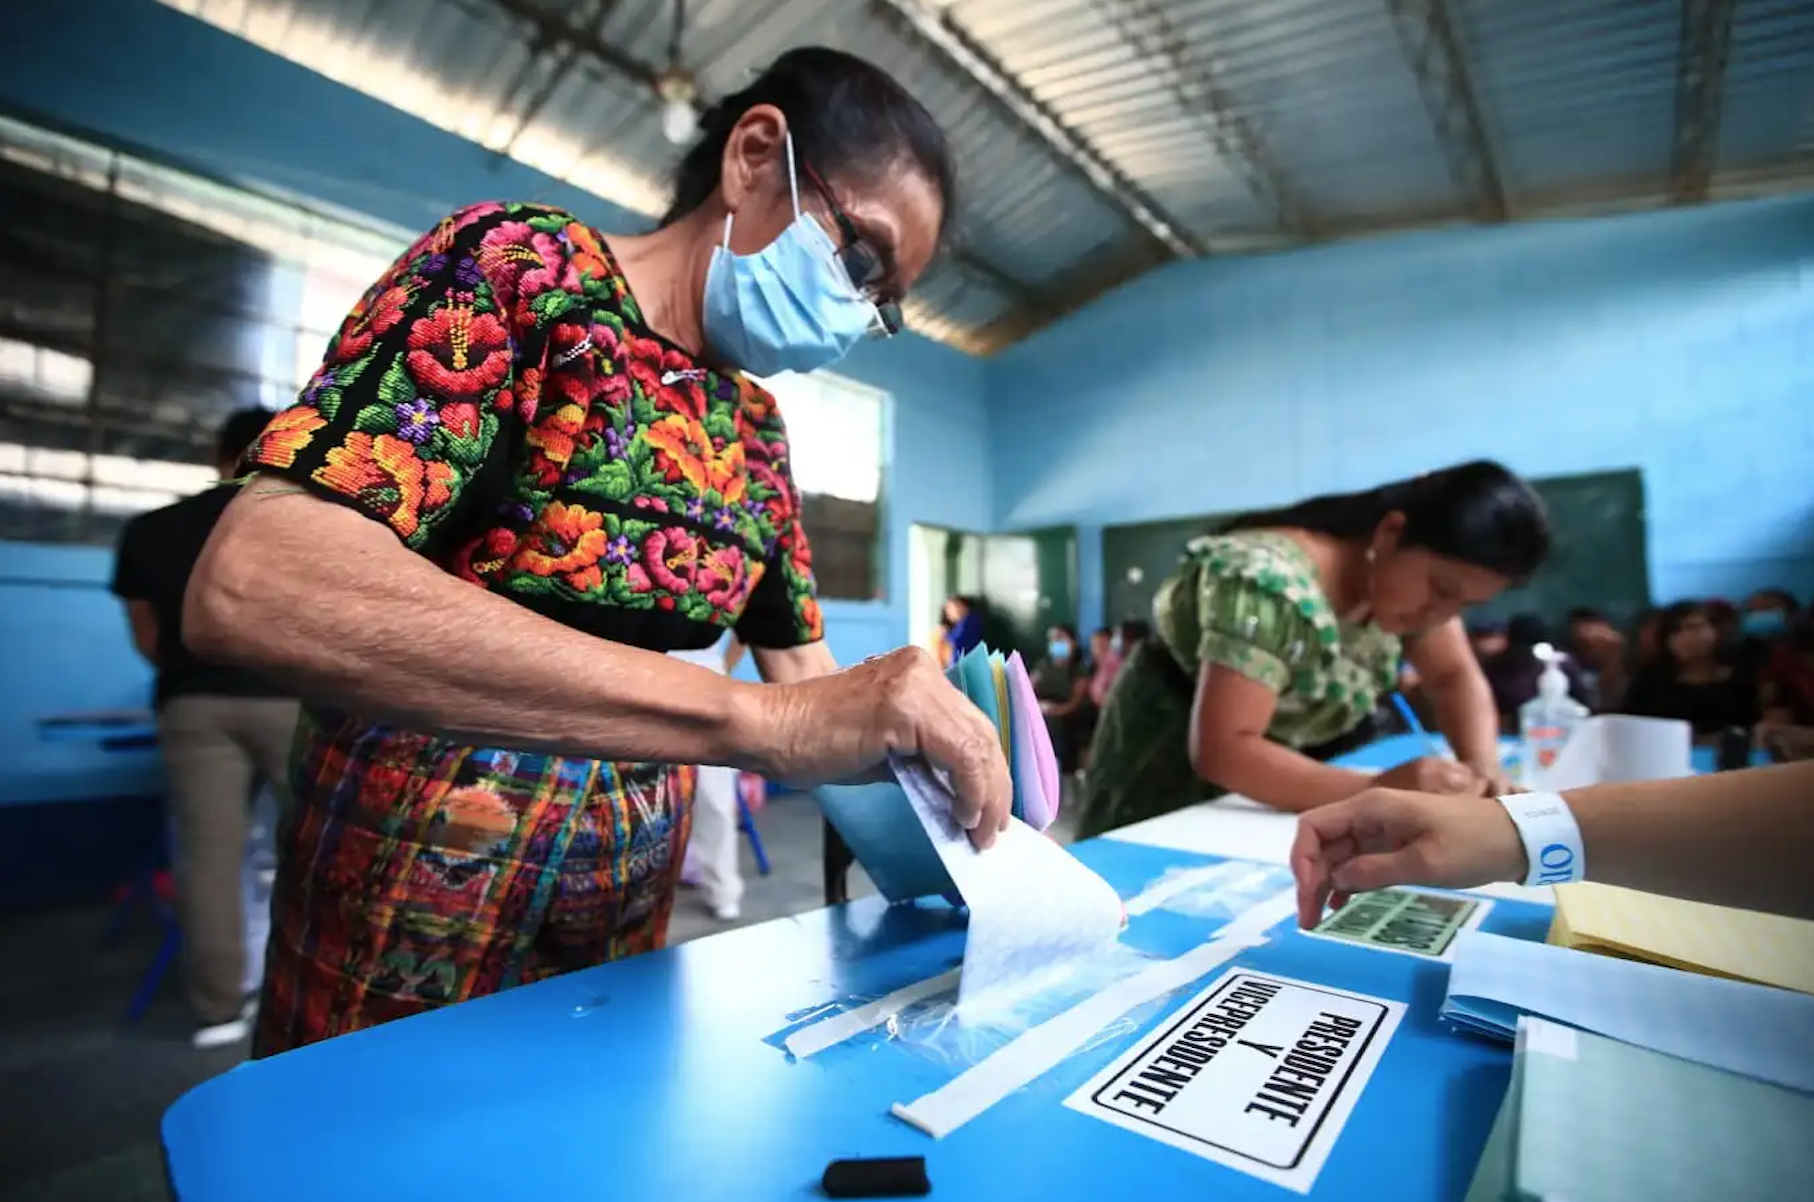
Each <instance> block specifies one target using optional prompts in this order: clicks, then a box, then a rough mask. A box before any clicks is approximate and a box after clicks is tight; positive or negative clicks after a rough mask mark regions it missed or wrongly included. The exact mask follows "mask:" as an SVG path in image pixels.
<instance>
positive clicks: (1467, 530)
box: [1222, 459, 1550, 582]
mask: <svg viewBox="0 0 1814 1202" xmlns="http://www.w3.org/2000/svg"><path fill="white" fill-rule="evenodd" d="M1394 513H1402V514H1404V515H1405V528H1404V533H1403V534H1402V535H1401V536H1400V539H1399V541H1400V543H1401V544H1402V545H1403V546H1406V547H1422V548H1423V549H1425V550H1427V551H1431V552H1433V553H1435V554H1437V555H1443V556H1447V557H1448V558H1450V559H1459V560H1461V561H1462V562H1463V563H1471V564H1473V565H1475V566H1476V567H1482V568H1486V569H1487V570H1488V571H1493V572H1498V573H1499V574H1500V575H1502V576H1505V577H1506V578H1508V579H1510V580H1512V581H1514V582H1518V581H1524V580H1528V579H1529V578H1530V577H1531V575H1532V574H1533V573H1535V572H1536V571H1537V569H1538V568H1540V567H1542V566H1543V561H1544V560H1545V559H1546V558H1548V556H1549V549H1550V530H1549V515H1548V513H1547V511H1546V510H1545V509H1544V506H1543V499H1542V498H1541V497H1539V496H1538V495H1537V494H1536V492H1535V491H1533V490H1532V489H1531V486H1530V485H1528V484H1526V483H1525V482H1524V481H1523V480H1520V479H1519V478H1518V477H1517V476H1515V475H1513V474H1512V473H1511V472H1510V471H1509V470H1507V469H1506V468H1505V467H1503V466H1502V465H1500V464H1497V463H1494V462H1492V461H1490V460H1486V459H1477V460H1475V461H1474V462H1472V463H1463V464H1459V465H1457V466H1455V467H1450V468H1444V469H1443V470H1441V471H1439V472H1426V473H1425V474H1423V475H1421V476H1415V477H1412V478H1411V479H1409V480H1399V481H1397V482H1395V483H1392V484H1382V485H1381V486H1379V487H1378V488H1371V489H1368V490H1366V491H1365V492H1353V493H1338V494H1332V495H1330V496H1326V497H1314V498H1312V499H1311V500H1308V501H1300V502H1299V503H1298V504H1296V505H1290V506H1287V507H1285V508H1283V509H1269V510H1265V511H1262V512H1258V513H1249V514H1243V515H1241V516H1240V517H1238V518H1235V519H1233V520H1232V521H1230V522H1227V523H1226V524H1224V525H1223V526H1222V530H1223V531H1224V532H1227V531H1232V530H1263V529H1286V528H1289V529H1299V530H1314V531H1316V532H1317V533H1319V534H1327V535H1330V536H1331V537H1334V538H1367V537H1370V536H1371V535H1372V533H1373V531H1374V529H1375V528H1376V527H1378V525H1379V524H1380V523H1381V522H1382V521H1384V520H1385V519H1386V518H1387V517H1388V516H1390V515H1391V514H1394Z"/></svg>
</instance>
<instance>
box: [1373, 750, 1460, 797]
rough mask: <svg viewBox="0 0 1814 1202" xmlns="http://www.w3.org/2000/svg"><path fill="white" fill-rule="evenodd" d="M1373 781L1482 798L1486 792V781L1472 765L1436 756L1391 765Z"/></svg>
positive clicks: (1387, 786) (1387, 784)
mask: <svg viewBox="0 0 1814 1202" xmlns="http://www.w3.org/2000/svg"><path fill="white" fill-rule="evenodd" d="M1373 782H1374V783H1375V784H1377V785H1380V786H1382V787H1385V788H1392V789H1415V790H1417V791H1418V792H1420V793H1451V794H1455V795H1458V796H1464V797H1479V796H1480V795H1481V794H1483V793H1485V792H1486V791H1487V781H1486V780H1484V779H1482V778H1481V775H1480V773H1478V772H1476V771H1475V770H1474V769H1473V768H1470V767H1469V766H1468V765H1466V764H1461V763H1457V762H1456V761H1454V760H1451V759H1444V758H1443V757H1442V756H1436V755H1426V756H1420V757H1419V758H1417V759H1414V760H1410V761H1407V762H1406V763H1403V764H1400V765H1399V766H1398V767H1396V768H1389V769H1387V770H1386V771H1384V772H1382V773H1380V774H1379V775H1378V776H1375V777H1374V778H1373Z"/></svg>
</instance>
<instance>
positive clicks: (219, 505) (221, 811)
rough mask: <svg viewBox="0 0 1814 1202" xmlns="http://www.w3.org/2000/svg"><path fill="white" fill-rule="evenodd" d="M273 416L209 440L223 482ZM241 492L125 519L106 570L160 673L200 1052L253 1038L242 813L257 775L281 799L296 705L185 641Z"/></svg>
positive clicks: (226, 491) (213, 494)
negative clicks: (186, 620)
mask: <svg viewBox="0 0 1814 1202" xmlns="http://www.w3.org/2000/svg"><path fill="white" fill-rule="evenodd" d="M270 416H271V414H270V413H269V411H267V410H264V409H244V410H240V411H239V412H237V413H234V414H232V415H231V416H229V417H228V418H227V420H226V422H225V423H224V424H223V425H222V427H221V430H220V435H219V437H218V439H217V441H216V446H215V450H216V459H217V461H218V464H219V468H220V474H221V476H222V477H223V479H224V478H227V477H231V476H232V475H233V474H234V469H235V467H236V466H237V465H238V463H239V459H240V456H241V455H243V454H244V453H245V450H246V448H247V447H248V446H250V445H251V444H252V440H253V439H255V438H257V437H258V435H259V433H260V431H262V430H263V429H264V426H265V423H266V422H267V421H268V420H269V418H270ZM238 491H239V489H238V488H237V487H236V486H235V485H232V484H225V483H223V484H221V485H219V486H217V487H215V488H212V489H209V490H208V491H207V492H204V493H200V494H197V495H196V496H193V497H186V498H184V499H183V500H181V501H178V502H176V503H175V504H174V505H168V506H166V507H164V508H163V509H158V510H153V511H151V512H149V513H144V514H140V515H139V516H138V517H136V518H134V519H132V521H130V522H129V523H127V525H126V528H125V530H124V531H123V532H122V533H121V535H120V543H119V550H118V555H117V558H116V560H115V564H114V575H113V591H114V593H115V594H116V595H117V596H118V597H119V598H120V599H121V600H122V601H124V602H125V603H126V614H127V618H128V620H129V621H130V623H131V625H132V639H133V642H134V644H135V645H136V646H137V647H138V649H139V653H140V654H141V655H143V656H144V657H145V658H146V659H147V660H149V661H150V662H151V665H152V666H153V667H154V668H156V669H157V685H156V705H157V716H158V741H159V743H160V745H161V746H162V749H163V755H164V770H165V777H166V779H167V781H168V784H169V793H170V808H171V816H172V818H173V820H174V825H175V843H176V847H175V858H176V865H175V867H176V881H177V915H178V919H179V921H180V922H181V923H182V928H183V952H184V955H183V976H184V986H185V988H186V989H187V991H188V994H189V1001H190V1004H191V1006H192V1007H193V1008H194V1010H195V1017H196V1020H197V1024H198V1025H197V1027H196V1031H195V1036H194V1042H195V1045H196V1046H197V1047H214V1046H217V1045H220V1044H226V1043H232V1042H235V1041H236V1040H239V1039H242V1038H244V1037H245V1036H246V1035H248V1034H249V1033H250V1017H251V1010H250V1004H249V1003H248V1001H247V997H246V988H245V987H246V982H245V980H244V975H245V970H246V951H245V915H244V913H243V909H242V898H241V883H240V882H241V865H242V863H243V860H244V857H245V850H246V838H247V827H248V814H249V810H250V806H251V801H252V798H253V787H254V785H255V783H256V778H257V777H258V776H263V777H264V778H265V779H266V780H267V781H269V782H270V783H271V785H272V786H273V787H274V788H276V789H277V791H278V793H279V796H280V797H281V796H282V795H283V794H284V791H285V788H286V785H287V778H288V764H289V753H290V740H291V738H292V737H293V735H294V734H295V730H296V718H297V709H298V706H297V702H296V701H295V700H294V699H293V698H291V697H288V696H286V695H285V693H284V691H283V690H282V689H281V688H279V687H278V686H276V685H275V684H273V683H271V682H270V681H267V680H265V679H263V678H262V677H260V676H258V675H257V674H255V673H252V672H248V671H246V670H245V669H243V668H234V667H228V666H226V665H222V664H215V663H209V662H208V661H206V660H203V659H200V658H198V657H197V656H195V655H193V654H191V653H190V652H189V650H188V648H187V647H185V646H184V645H183V593H184V591H185V590H186V589H187V588H188V586H189V575H190V573H191V571H193V569H194V567H195V562H196V560H197V559H198V558H199V557H200V556H201V552H202V547H203V546H204V545H205V544H206V543H207V541H208V536H209V534H211V533H212V532H213V530H214V523H215V522H216V521H217V520H218V519H219V517H220V515H221V511H222V510H224V509H226V507H227V503H228V502H229V501H231V500H232V499H233V497H234V496H235V495H236V494H237V493H238Z"/></svg>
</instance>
